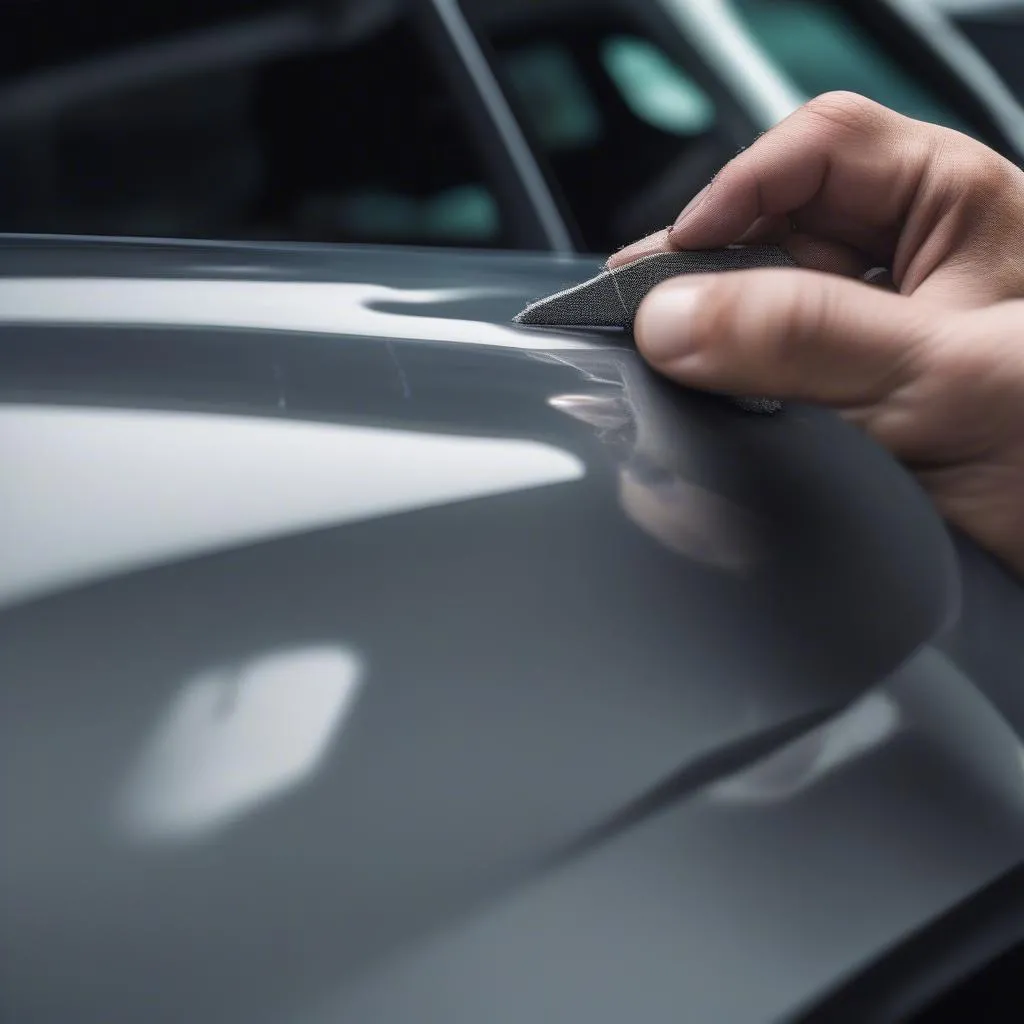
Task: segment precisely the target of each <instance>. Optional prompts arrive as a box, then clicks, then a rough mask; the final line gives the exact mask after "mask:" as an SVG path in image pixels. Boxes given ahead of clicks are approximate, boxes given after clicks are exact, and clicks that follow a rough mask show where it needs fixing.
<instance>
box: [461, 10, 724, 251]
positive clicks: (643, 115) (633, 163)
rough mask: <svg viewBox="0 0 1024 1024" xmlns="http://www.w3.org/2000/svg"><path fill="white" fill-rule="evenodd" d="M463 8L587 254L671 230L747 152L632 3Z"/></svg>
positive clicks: (704, 94)
mask: <svg viewBox="0 0 1024 1024" xmlns="http://www.w3.org/2000/svg"><path fill="white" fill-rule="evenodd" d="M462 4H463V7H464V8H465V9H466V10H467V11H468V12H469V13H470V14H471V15H472V17H473V23H474V25H475V27H476V28H477V31H478V32H479V33H480V34H481V35H482V36H483V38H484V41H485V43H486V45H487V46H488V48H489V51H490V52H491V53H492V54H493V55H494V57H495V68H496V71H497V72H498V74H499V78H500V79H501V81H502V82H503V84H504V86H505V88H506V90H507V92H508V96H509V99H510V102H511V103H512V106H513V108H514V109H515V112H516V114H517V115H518V116H519V118H520V120H521V121H522V122H523V124H524V126H525V127H526V128H527V129H528V130H529V134H530V136H531V140H532V142H533V143H534V145H535V146H536V147H537V148H538V149H539V150H540V152H541V155H542V157H543V158H544V163H545V166H546V168H547V170H548V171H549V172H550V174H551V176H552V177H553V178H554V180H555V183H556V185H557V188H558V191H559V193H560V195H561V197H562V199H563V200H564V204H565V206H566V207H567V208H568V212H569V214H570V215H571V217H572V219H573V220H574V221H575V224H576V227H577V228H578V230H579V234H580V235H581V236H582V239H583V243H584V245H585V247H586V248H587V249H589V250H591V251H594V252H604V251H607V250H609V249H614V248H616V247H618V246H620V245H623V244H625V243H626V242H628V241H631V240H632V239H634V238H636V237H637V236H638V235H641V234H644V233H646V232H648V231H652V230H655V229H657V228H659V227H664V226H665V224H667V223H669V222H670V221H671V220H672V219H673V218H674V217H675V216H676V214H677V213H678V212H679V210H680V209H681V208H682V206H684V205H685V203H686V202H687V200H689V198H690V197H691V196H692V195H694V194H695V193H696V192H697V191H699V190H700V189H701V188H702V187H703V186H704V185H705V184H706V183H707V182H708V180H709V179H710V178H711V176H712V175H713V174H714V173H715V171H716V170H717V169H718V168H719V167H720V166H721V165H722V164H723V163H724V162H725V161H726V160H728V158H729V157H730V156H731V155H732V154H733V153H734V152H735V149H736V142H735V140H734V139H732V138H731V137H730V136H727V135H726V133H725V132H724V131H723V130H722V129H721V128H720V126H719V118H718V116H717V111H716V108H715V105H714V103H713V101H712V100H711V98H710V97H709V95H708V94H707V93H706V91H705V90H704V89H702V88H701V87H700V85H699V84H698V82H697V80H696V79H695V77H694V76H693V75H692V74H690V73H689V72H688V70H687V69H686V68H685V67H683V66H681V65H680V64H679V62H678V61H677V60H674V59H673V58H672V57H671V56H670V55H669V52H668V49H667V48H666V47H665V46H663V45H661V44H660V43H659V42H658V41H657V40H656V39H654V38H651V36H650V35H649V34H648V33H647V32H646V31H645V30H644V27H643V23H642V22H641V21H640V19H638V18H636V17H635V16H633V15H631V13H630V9H629V5H628V4H625V3H622V4H618V3H600V2H583V0H578V2H573V0H561V2H559V3H557V4H554V3H552V4H536V5H529V4H526V3H520V4H514V3H510V2H506V3H500V2H499V3H493V2H491V0H462ZM677 42H678V40H677Z"/></svg>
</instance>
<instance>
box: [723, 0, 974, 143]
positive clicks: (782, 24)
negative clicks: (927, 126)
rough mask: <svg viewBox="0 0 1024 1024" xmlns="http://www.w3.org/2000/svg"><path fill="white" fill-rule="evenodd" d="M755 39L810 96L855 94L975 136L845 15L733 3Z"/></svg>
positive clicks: (766, 1)
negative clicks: (836, 92)
mask: <svg viewBox="0 0 1024 1024" xmlns="http://www.w3.org/2000/svg"><path fill="white" fill-rule="evenodd" d="M731 2H732V6H733V7H734V9H735V10H736V12H737V13H738V14H739V15H740V16H741V18H742V19H743V21H744V22H745V23H746V25H747V27H748V28H749V30H750V32H751V34H752V35H753V36H754V38H755V39H757V41H758V42H759V43H760V44H761V45H762V47H763V48H764V49H765V50H766V51H767V52H768V55H769V56H771V57H773V58H774V59H775V60H776V61H777V62H778V63H779V65H780V66H781V67H782V69H783V70H784V71H785V72H786V73H787V74H788V76H789V77H790V78H791V79H792V80H793V82H794V83H795V84H796V85H797V86H798V87H799V88H800V90H801V91H802V92H804V93H805V94H806V95H808V96H817V95H818V94H819V93H823V92H829V91H831V90H833V89H849V90H852V91H853V92H859V93H861V94H862V95H864V96H870V97H871V98H872V99H874V100H877V101H878V102H879V103H884V104H885V105H886V106H887V107H891V108H892V109H893V110H898V111H900V112H901V113H903V114H907V115H908V116H910V117H915V118H919V119H921V120H923V121H932V122H934V123H936V124H944V125H947V126H948V127H950V128H956V129H958V130H960V131H969V128H968V126H967V125H966V124H964V123H963V122H962V121H961V120H960V119H959V118H958V117H957V116H956V115H955V114H954V113H953V112H951V111H950V110H948V109H947V108H946V107H945V106H944V105H943V104H942V103H941V102H940V101H939V100H938V99H936V98H935V97H934V96H932V95H931V94H930V93H929V92H928V90H927V89H926V88H924V87H923V86H922V85H920V84H918V83H917V82H915V81H914V79H913V78H911V77H910V76H909V75H908V74H906V73H905V72H904V71H903V70H902V69H901V68H900V67H899V66H898V65H897V64H896V63H895V62H894V61H893V60H891V59H890V58H889V56H888V55H887V54H885V53H884V52H883V51H882V49H881V48H880V47H879V46H878V45H877V44H876V43H875V42H874V40H872V39H871V38H870V37H869V36H868V35H867V34H866V33H865V32H863V31H862V30H861V29H860V27H859V26H858V25H857V24H856V23H855V22H854V21H853V20H852V19H851V18H850V17H849V16H848V15H847V14H846V13H845V12H843V11H842V10H840V9H838V8H837V7H835V6H833V5H831V4H829V3H826V2H817V3H816V2H813V0H731Z"/></svg>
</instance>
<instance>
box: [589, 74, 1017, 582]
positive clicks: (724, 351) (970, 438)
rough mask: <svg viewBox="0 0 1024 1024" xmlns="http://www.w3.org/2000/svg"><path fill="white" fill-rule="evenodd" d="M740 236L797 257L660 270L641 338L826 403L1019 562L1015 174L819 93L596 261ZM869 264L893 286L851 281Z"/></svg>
mask: <svg viewBox="0 0 1024 1024" xmlns="http://www.w3.org/2000/svg"><path fill="white" fill-rule="evenodd" d="M754 241H758V242H762V241H774V242H778V243H780V244H783V245H784V246H785V247H786V248H787V249H788V250H789V251H790V253H791V255H792V256H793V257H794V258H795V259H796V261H797V262H798V263H799V264H801V266H802V267H804V268H807V269H801V270H752V271H738V272H734V273H729V274H721V275H695V276H686V277H678V278H674V279H672V280H671V281H667V282H665V283H664V284H662V285H659V286H658V287H657V288H655V289H653V290H652V291H651V293H650V294H649V295H648V296H647V297H646V298H645V300H644V302H643V303H642V304H641V306H640V309H639V311H638V313H637V317H636V323H635V335H636V341H637V345H638V347H639V349H640V351H641V353H642V354H643V355H644V356H645V357H646V358H647V360H648V361H649V362H650V363H651V364H652V365H653V366H654V367H655V368H656V369H658V370H660V371H661V372H662V373H665V374H666V375H668V376H670V377H672V378H674V379H676V380H678V381H680V382H682V383H685V384H688V385H692V386H695V387H700V388H703V389H706V390H711V391H726V392H732V393H739V394H759V395H768V396H776V397H788V398H793V399H798V400H806V401H812V402H818V403H822V404H825V405H829V406H832V407H833V408H835V409H836V410H837V411H838V412H839V413H840V414H841V415H843V416H844V417H846V418H847V419H849V420H851V421H853V422H854V423H856V424H858V425H859V426H860V427H862V428H863V429H865V430H866V431H867V432H868V433H869V434H870V435H871V436H872V437H874V438H875V439H876V440H878V441H879V442H880V443H881V444H882V445H884V446H885V447H886V448H888V449H889V450H890V451H891V452H893V454H895V455H896V456H897V457H898V458H900V459H902V460H903V461H904V462H905V463H906V464H907V465H908V466H909V467H910V468H911V469H912V470H913V471H914V472H915V473H916V475H917V476H918V478H919V479H920V481H921V483H922V484H923V485H924V487H925V488H926V490H927V491H928V492H929V493H930V494H931V496H932V498H933V500H934V501H935V503H936V505H937V506H938V508H939V509H940V511H941V512H942V513H943V514H944V515H945V516H946V517H947V518H948V519H949V520H950V521H951V522H954V523H956V524H958V525H959V526H960V527H962V528H963V529H964V530H965V531H966V532H967V533H969V534H971V535H972V536H973V537H974V538H975V539H976V540H977V541H978V542H980V543H981V544H982V545H983V546H985V547H987V548H989V549H990V550H991V551H993V552H995V553H996V554H997V555H999V556H1000V557H1002V558H1003V559H1004V560H1005V561H1006V562H1008V563H1009V564H1010V565H1011V566H1013V567H1014V568H1015V569H1016V570H1017V571H1018V572H1020V573H1024V172H1022V171H1021V170H1020V169H1018V168H1017V167H1015V166H1014V165H1013V164H1011V163H1010V162H1009V161H1007V160H1005V159H1003V158H1002V157H1000V156H999V155H998V154H996V153H994V152H992V151H991V150H989V149H987V148H986V147H985V146H983V145H982V144H981V143H978V142H976V141H974V140H972V139H969V138H967V137H966V136H963V135H960V134H958V133H956V132H953V131H951V130H949V129H945V128H939V127H935V126H932V125H927V124H924V123H922V122H917V121H911V120H909V119H908V118H905V117H902V116H901V115H898V114H895V113H893V112H892V111H889V110H887V109H886V108H884V107H881V106H879V105H878V104H875V103H873V102H871V101H870V100H866V99H863V98H862V97H858V96H853V95H850V94H843V93H836V94H827V95H825V96H822V97H819V98H818V99H817V100H813V101H811V103H809V104H807V105H806V106H805V107H803V108H801V109H800V110H799V111H797V112H796V113H795V114H793V115H792V116H791V117H790V118H788V119H787V120H786V121H784V122H782V123H781V124H779V125H778V126H777V127H775V128H774V129H772V130H771V131H769V132H768V133H766V134H765V135H764V136H762V137H761V138H760V139H759V140H758V141H757V142H756V143H755V144H754V145H752V146H751V147H750V148H749V149H748V150H746V151H745V152H743V153H742V154H740V156H738V157H737V158H736V159H734V160H733V161H731V162H730V163H729V164H727V165H726V166H725V167H724V168H723V169H722V171H720V172H719V174H718V175H717V176H716V178H715V179H714V181H713V182H712V183H711V184H710V185H709V186H708V188H707V189H705V190H704V192H703V193H701V194H700V195H699V196H698V197H697V198H696V199H695V200H694V202H693V203H691V204H690V206H689V207H688V208H687V209H686V210H685V211H684V212H683V214H682V215H681V216H680V218H679V220H677V222H676V224H675V225H674V226H673V227H672V228H670V229H669V230H667V231H663V232H660V233H658V234H657V235H652V236H650V238H648V239H643V240H641V241H640V242H638V243H634V245H633V246H630V247H628V248H627V249H625V250H622V251H621V252H620V253H617V254H616V255H615V256H614V257H612V259H611V260H610V261H609V265H610V266H612V267H614V266H618V265H621V264H623V263H625V262H629V261H630V260H632V259H636V258H638V257H639V256H641V255H645V254H647V253H650V252H657V251H663V250H665V249H680V248H687V249H696V248H712V247H718V246H722V245H728V244H731V243H736V242H754ZM877 266H884V267H886V268H888V269H889V270H890V273H891V278H892V281H893V284H894V287H895V289H896V293H890V292H887V291H884V290H882V289H879V288H877V287H872V286H870V285H867V284H865V283H863V282H862V281H860V280H850V279H849V278H860V277H861V276H862V275H863V274H864V273H865V271H867V270H868V269H869V268H872V267H877ZM822 271H828V273H823V272H822Z"/></svg>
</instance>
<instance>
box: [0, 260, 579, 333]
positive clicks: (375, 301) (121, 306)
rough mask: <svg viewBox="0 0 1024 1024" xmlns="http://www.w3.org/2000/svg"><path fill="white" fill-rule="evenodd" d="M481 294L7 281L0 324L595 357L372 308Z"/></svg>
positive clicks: (288, 285)
mask: <svg viewBox="0 0 1024 1024" xmlns="http://www.w3.org/2000/svg"><path fill="white" fill-rule="evenodd" d="M486 294H487V293H486V292H483V291H481V290H480V289H477V288H447V289H440V288H439V289H415V290H414V289H403V288H390V287H387V286H385V285H374V284H356V283H348V282H346V283H344V284H338V283H334V282H324V281H266V280H263V281H239V280H187V281H183V280H168V279H162V280H161V279H148V280H147V279H127V278H74V279H63V278H5V279H3V280H0V322H4V323H50V324H57V323H60V324H90V323H100V324H152V325H159V324H173V325H175V326H178V327H200V326H201V327H234V328H249V329H252V330H278V331H309V332H312V333H318V334H338V335H359V336H362V337H375V338H391V339H396V340H397V339H408V340H413V341H444V342H454V343H469V344H473V345H496V346H500V347H503V348H516V349H543V350H548V349H589V348H593V347H594V344H593V342H592V341H588V340H585V339H583V338H580V337H574V336H571V335H556V334H553V333H552V332H545V331H526V330H522V329H521V328H513V327H505V326H503V325H501V324H494V323H487V322H484V321H478V320H464V319H455V318H448V317H432V316H420V315H415V314H416V311H415V310H410V313H411V314H413V315H405V314H402V313H395V312H392V311H388V310H384V309H381V308H378V307H379V306H380V305H382V304H385V303H387V304H401V305H409V306H415V305H423V306H429V304H430V303H442V302H453V301H459V300H470V299H475V298H480V297H481V296H482V295H486Z"/></svg>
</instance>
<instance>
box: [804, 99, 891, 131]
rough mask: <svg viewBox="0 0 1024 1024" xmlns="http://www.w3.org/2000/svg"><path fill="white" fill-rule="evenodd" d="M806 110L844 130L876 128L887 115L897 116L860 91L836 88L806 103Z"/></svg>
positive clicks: (813, 115)
mask: <svg viewBox="0 0 1024 1024" xmlns="http://www.w3.org/2000/svg"><path fill="white" fill-rule="evenodd" d="M803 109H804V111H805V112H806V113H807V114H808V115H809V116H810V117H812V118H814V119H816V120H821V121H825V122H826V123H827V124H828V125H830V126H832V127H836V128H840V129H842V130H844V131H853V132H863V131H867V130H871V129H874V128H876V127H877V126H878V125H879V123H880V121H881V120H882V119H883V117H884V116H885V115H887V114H888V115H890V116H896V115H894V114H892V112H891V111H887V110H886V109H885V108H884V107H882V106H879V104H877V103H875V101H874V100H869V99H868V98H867V97H866V96H861V95H860V94H859V93H855V92H847V91H845V90H836V91H834V92H824V93H822V94H821V95H820V96H815V97H814V99H812V100H809V101H808V102H807V103H806V104H804V108H803Z"/></svg>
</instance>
